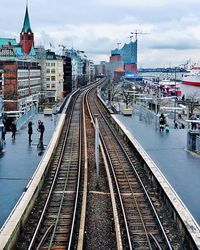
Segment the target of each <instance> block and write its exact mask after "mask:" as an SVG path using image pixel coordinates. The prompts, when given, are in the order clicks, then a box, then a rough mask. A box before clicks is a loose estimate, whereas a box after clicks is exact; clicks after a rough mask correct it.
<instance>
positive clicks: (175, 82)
mask: <svg viewBox="0 0 200 250" xmlns="http://www.w3.org/2000/svg"><path fill="white" fill-rule="evenodd" d="M174 73H175V76H174V81H175V100H174V108H175V109H174V121H176V99H177V90H176V67H175V68H174Z"/></svg>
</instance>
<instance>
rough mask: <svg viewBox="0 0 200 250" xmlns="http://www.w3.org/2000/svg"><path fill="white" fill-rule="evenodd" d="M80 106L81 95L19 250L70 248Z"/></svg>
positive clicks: (78, 160) (76, 187)
mask: <svg viewBox="0 0 200 250" xmlns="http://www.w3.org/2000/svg"><path fill="white" fill-rule="evenodd" d="M81 104H82V97H81V95H80V96H79V97H78V98H77V100H75V101H74V102H73V105H72V106H71V107H70V108H69V110H71V113H68V115H67V118H68V119H67V121H66V124H65V125H64V128H63V132H62V135H61V138H60V141H59V144H58V146H57V149H56V152H55V155H54V156H53V161H52V163H51V165H50V167H49V173H48V176H47V178H46V181H45V185H44V187H43V189H42V191H41V195H40V198H39V203H40V204H41V206H40V207H39V209H37V210H36V211H35V212H36V216H35V218H33V221H32V222H31V221H29V223H28V225H27V228H26V230H25V233H24V237H22V239H21V241H22V242H18V244H17V249H67V248H68V249H70V247H71V244H72V236H73V230H74V222H75V216H76V209H77V201H78V195H79V185H80V174H81V153H82V152H81V147H82V127H81V120H82V114H81V110H82V108H81ZM44 201H45V202H44ZM34 210H35V209H34ZM37 217H38V218H37ZM36 220H37V222H36ZM33 229H34V234H32V231H33ZM24 238H25V240H24Z"/></svg>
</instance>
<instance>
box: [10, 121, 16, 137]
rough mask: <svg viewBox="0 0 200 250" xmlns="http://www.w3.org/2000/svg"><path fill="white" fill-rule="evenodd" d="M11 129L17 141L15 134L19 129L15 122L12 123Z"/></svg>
mask: <svg viewBox="0 0 200 250" xmlns="http://www.w3.org/2000/svg"><path fill="white" fill-rule="evenodd" d="M10 129H11V132H12V139H13V140H15V134H16V132H17V127H16V123H15V121H13V122H12V124H11V127H10Z"/></svg>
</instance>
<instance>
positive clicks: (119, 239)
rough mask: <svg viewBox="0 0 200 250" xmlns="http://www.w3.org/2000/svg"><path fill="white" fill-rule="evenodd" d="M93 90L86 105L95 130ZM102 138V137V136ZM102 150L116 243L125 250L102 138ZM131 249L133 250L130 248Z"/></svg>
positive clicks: (118, 247) (119, 248) (119, 249)
mask: <svg viewBox="0 0 200 250" xmlns="http://www.w3.org/2000/svg"><path fill="white" fill-rule="evenodd" d="M91 90H92V89H91ZM91 90H89V91H88V93H87V96H86V105H87V110H88V112H89V115H90V118H91V122H92V124H93V127H94V128H95V121H94V117H93V115H92V112H91V109H90V107H89V101H88V99H89V97H88V95H89V92H90V91H91ZM100 136H101V134H100ZM100 150H101V153H102V157H103V160H104V164H105V169H106V174H107V178H108V185H109V189H110V193H111V203H112V208H113V217H114V224H115V235H116V241H117V249H118V250H122V249H123V246H122V236H121V233H120V225H119V215H118V212H117V204H116V198H115V193H114V187H113V184H112V178H111V175H110V171H109V166H108V165H109V164H108V161H107V157H106V156H107V155H106V153H105V150H104V147H103V142H102V140H101V138H100ZM130 249H132V248H130Z"/></svg>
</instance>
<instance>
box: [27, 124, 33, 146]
mask: <svg viewBox="0 0 200 250" xmlns="http://www.w3.org/2000/svg"><path fill="white" fill-rule="evenodd" d="M32 134H33V127H32V122H31V121H30V122H29V123H28V139H29V142H32V139H31V136H32Z"/></svg>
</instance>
